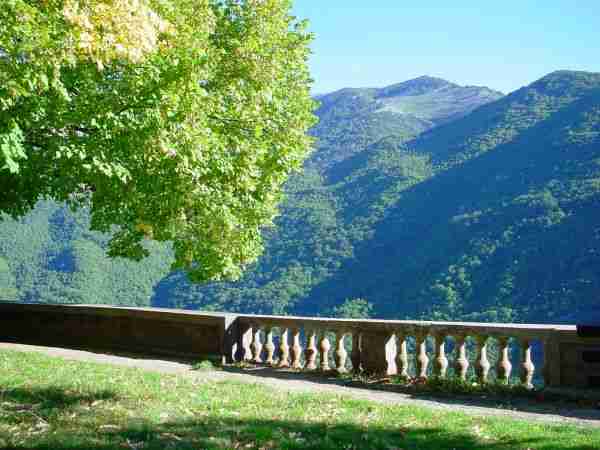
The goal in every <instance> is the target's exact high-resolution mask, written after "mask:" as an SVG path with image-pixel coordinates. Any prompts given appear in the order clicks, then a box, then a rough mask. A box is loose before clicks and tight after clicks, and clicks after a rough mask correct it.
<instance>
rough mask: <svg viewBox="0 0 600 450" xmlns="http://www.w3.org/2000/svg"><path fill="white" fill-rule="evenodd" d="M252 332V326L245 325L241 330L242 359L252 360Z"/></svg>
mask: <svg viewBox="0 0 600 450" xmlns="http://www.w3.org/2000/svg"><path fill="white" fill-rule="evenodd" d="M253 337H254V333H253V332H252V326H251V325H247V326H246V327H245V330H244V331H243V332H242V349H243V356H242V359H243V360H244V361H252V339H253Z"/></svg>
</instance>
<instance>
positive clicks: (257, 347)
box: [252, 325, 263, 364]
mask: <svg viewBox="0 0 600 450" xmlns="http://www.w3.org/2000/svg"><path fill="white" fill-rule="evenodd" d="M253 329H254V334H253V339H252V353H253V357H252V361H254V362H255V363H256V364H260V363H261V362H262V358H261V353H262V347H263V345H262V342H261V340H260V327H259V326H257V325H255V326H254V327H253Z"/></svg>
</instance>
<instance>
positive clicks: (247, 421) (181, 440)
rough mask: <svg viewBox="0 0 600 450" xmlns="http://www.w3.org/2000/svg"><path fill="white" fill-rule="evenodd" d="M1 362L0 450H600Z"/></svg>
mask: <svg viewBox="0 0 600 450" xmlns="http://www.w3.org/2000/svg"><path fill="white" fill-rule="evenodd" d="M198 375H199V376H174V375H161V374H157V373H150V372H144V371H142V370H138V369H131V368H117V367H112V366H108V365H100V364H93V363H81V362H71V361H64V360H61V359H56V358H50V357H47V356H44V355H40V354H35V353H20V352H12V351H0V448H35V449H50V448H52V449H67V448H69V449H71V448H72V449H75V448H77V449H112V448H114V449H123V448H129V449H141V448H143V449H153V448H156V449H159V448H160V449H162V448H173V449H192V448H193V449H204V448H207V449H272V448H286V449H308V448H310V449H387V450H392V449H406V450H407V449H436V450H437V449H446V448H449V449H451V448H455V449H475V448H482V449H528V448H529V449H535V450H547V449H577V450H581V449H594V448H595V449H600V428H596V429H594V428H582V427H575V426H555V425H548V424H542V423H527V422H520V421H513V420H510V419H501V418H483V417H478V416H470V415H466V414H461V413H456V412H442V411H438V410H429V409H424V408H419V407H413V406H386V405H380V404H375V403H369V402H366V401H358V400H352V399H349V398H346V397H340V396H334V395H323V394H320V393H319V394H290V393H285V392H281V391H275V390H273V389H269V388H268V387H265V386H261V385H253V384H242V383H235V382H206V381H202V380H201V377H202V374H198Z"/></svg>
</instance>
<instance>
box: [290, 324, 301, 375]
mask: <svg viewBox="0 0 600 450" xmlns="http://www.w3.org/2000/svg"><path fill="white" fill-rule="evenodd" d="M291 350H292V368H294V369H302V360H301V358H302V346H301V345H300V329H299V328H294V329H293V330H292V348H291Z"/></svg>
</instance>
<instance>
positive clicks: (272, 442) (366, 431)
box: [7, 418, 591, 450]
mask: <svg viewBox="0 0 600 450" xmlns="http://www.w3.org/2000/svg"><path fill="white" fill-rule="evenodd" d="M50 439H51V440H48V441H47V442H44V443H40V444H39V445H33V446H28V447H27V448H32V449H37V450H42V449H44V450H50V449H54V450H67V449H80V450H109V449H122V448H130V449H169V448H171V449H182V450H185V449H256V450H268V449H298V450H309V449H310V450H329V449H330V450H359V449H360V450H362V449H365V450H367V449H374V450H399V449H407V450H408V449H423V450H440V449H487V450H507V449H526V448H535V449H536V450H570V449H573V450H574V449H577V450H582V447H580V446H579V447H578V446H576V445H575V444H573V445H572V446H571V445H568V444H567V445H564V444H556V443H553V442H551V441H549V440H548V441H540V440H536V439H529V440H516V439H508V440H504V441H502V442H497V441H496V442H494V441H485V439H484V440H482V439H478V438H476V437H475V436H474V435H471V434H466V433H462V432H456V431H452V430H448V429H446V428H440V427H430V428H414V429H411V427H410V425H407V426H403V425H402V424H400V423H399V424H398V426H397V427H375V426H364V427H361V426H357V425H355V424H348V423H342V424H336V425H332V424H327V423H323V422H321V423H309V422H298V421H286V420H242V419H236V418H206V419H198V420H189V421H175V422H166V423H162V424H159V425H157V424H151V423H148V422H139V421H138V422H136V425H135V426H132V427H130V428H127V429H120V430H111V431H109V432H107V433H104V434H103V435H102V436H101V437H100V439H98V438H97V437H93V436H87V435H86V437H85V438H82V437H77V436H73V435H62V436H61V435H60V433H58V434H56V433H55V434H54V435H53V436H52V437H50ZM7 448H14V449H18V448H25V447H7ZM590 448H591V447H590Z"/></svg>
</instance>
